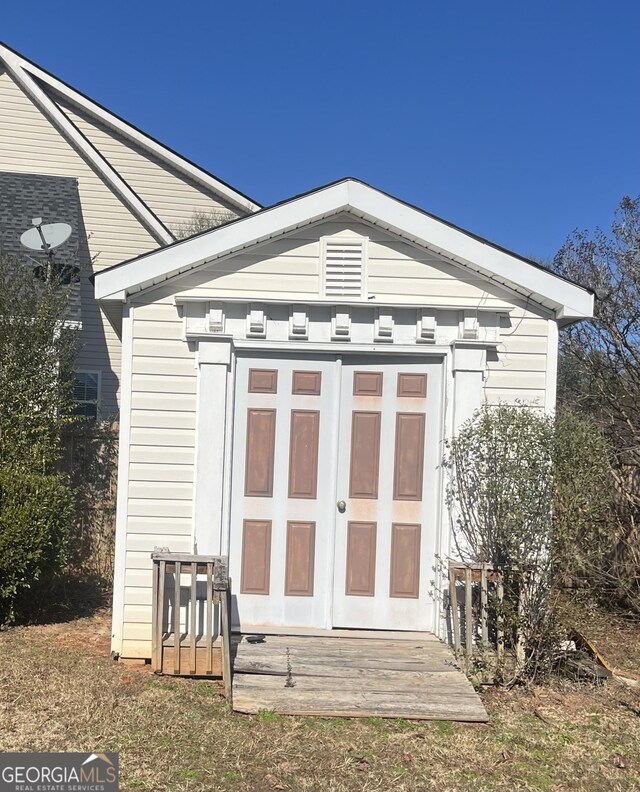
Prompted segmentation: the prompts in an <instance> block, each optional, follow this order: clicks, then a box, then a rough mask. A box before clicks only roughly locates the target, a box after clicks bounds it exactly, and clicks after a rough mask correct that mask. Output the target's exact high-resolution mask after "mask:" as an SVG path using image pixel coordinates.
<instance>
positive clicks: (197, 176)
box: [0, 45, 261, 212]
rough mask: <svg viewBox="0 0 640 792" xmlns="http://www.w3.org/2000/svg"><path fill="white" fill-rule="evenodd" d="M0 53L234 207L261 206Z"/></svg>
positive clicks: (44, 75)
mask: <svg viewBox="0 0 640 792" xmlns="http://www.w3.org/2000/svg"><path fill="white" fill-rule="evenodd" d="M0 54H1V55H2V57H3V58H4V57H9V56H12V57H13V58H14V59H15V60H17V61H18V62H19V63H20V65H21V67H22V68H23V69H24V70H25V71H26V72H28V73H29V74H30V75H31V76H33V77H35V78H36V79H38V80H40V82H43V83H45V84H46V85H48V86H49V87H50V88H53V90H54V91H56V92H57V93H59V94H60V95H61V96H64V97H65V98H66V99H68V100H69V101H70V102H72V103H73V104H75V105H77V106H78V107H81V108H82V109H83V110H84V111H85V112H87V113H88V114H89V115H91V116H93V117H94V118H97V119H98V120H99V121H101V122H102V123H103V124H106V125H107V126H109V127H111V128H113V129H115V130H116V131H117V132H119V133H120V134H121V135H123V136H124V137H125V138H128V139H129V140H131V141H133V142H134V143H136V144H137V145H138V146H140V147H141V148H143V149H146V150H147V151H149V152H151V153H152V154H154V155H155V156H156V157H159V158H160V159H161V160H163V161H165V162H167V163H168V164H170V165H172V166H173V167H174V168H176V169H177V170H178V171H181V172H183V173H185V174H186V175H187V176H189V178H191V179H192V180H193V181H195V182H196V183H198V184H200V185H202V186H203V187H205V188H206V189H207V190H212V191H214V192H216V193H217V194H218V195H219V196H221V197H222V198H224V199H225V200H226V201H227V202H228V203H230V204H232V205H233V206H236V207H237V208H239V209H241V210H243V211H247V212H256V211H258V209H260V208H261V207H260V205H259V204H256V203H254V202H253V201H251V200H250V199H248V198H246V197H245V196H244V195H242V194H241V193H238V192H236V191H235V190H234V189H233V188H231V187H229V186H228V185H226V184H224V182H221V181H219V180H218V179H216V178H215V177H214V176H212V175H211V174H209V173H207V172H206V171H203V170H201V169H200V168H198V166H197V165H194V164H193V163H192V162H189V161H188V160H185V159H183V158H182V157H181V156H180V155H179V154H176V153H175V152H173V151H171V150H170V149H167V148H165V147H164V146H163V145H162V144H161V143H158V142H157V141H156V140H153V138H150V137H148V136H147V135H145V134H144V132H141V131H140V130H138V129H136V128H135V127H132V126H131V125H130V124H127V122H126V121H123V120H122V119H121V118H118V117H117V116H114V115H113V113H110V112H109V111H108V110H106V109H105V108H103V107H100V105H97V104H96V103H95V102H92V101H91V100H90V99H88V98H87V97H86V96H83V95H82V94H81V93H78V92H77V91H74V90H73V88H71V87H70V86H68V85H66V84H65V83H63V82H62V81H61V80H58V79H57V78H56V77H54V76H53V75H51V74H48V73H47V72H45V71H43V70H42V69H40V68H39V67H38V66H36V64H35V63H31V62H30V61H27V60H25V59H24V58H20V57H19V56H18V55H15V54H14V53H13V52H11V51H10V50H7V49H6V48H5V47H2V46H1V45H0Z"/></svg>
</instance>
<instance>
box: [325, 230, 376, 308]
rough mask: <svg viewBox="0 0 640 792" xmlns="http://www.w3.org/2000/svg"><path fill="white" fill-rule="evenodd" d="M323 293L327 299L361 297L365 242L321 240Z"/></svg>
mask: <svg viewBox="0 0 640 792" xmlns="http://www.w3.org/2000/svg"><path fill="white" fill-rule="evenodd" d="M322 241H323V270H324V293H325V296H327V297H354V298H358V297H362V296H363V292H364V280H365V260H366V252H367V247H366V243H367V240H366V239H365V238H362V237H361V238H359V239H348V238H345V237H324V238H323V240H322Z"/></svg>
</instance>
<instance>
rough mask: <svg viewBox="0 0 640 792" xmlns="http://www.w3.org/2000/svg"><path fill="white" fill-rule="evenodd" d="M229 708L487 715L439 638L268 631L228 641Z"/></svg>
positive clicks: (457, 717) (473, 717)
mask: <svg viewBox="0 0 640 792" xmlns="http://www.w3.org/2000/svg"><path fill="white" fill-rule="evenodd" d="M233 654H234V659H233V667H234V677H233V708H234V709H235V710H237V711H238V712H246V713H256V712H259V711H260V710H263V709H266V710H273V711H274V712H278V713H280V714H283V715H316V716H324V717H332V716H333V717H370V716H381V717H387V718H409V719H417V720H429V719H435V720H461V721H479V722H483V721H486V720H487V713H486V711H485V709H484V707H483V705H482V702H481V701H480V698H479V697H478V695H477V694H476V692H475V691H474V690H473V687H472V686H471V683H470V682H469V681H468V680H467V678H466V677H465V676H464V674H463V673H462V672H461V671H460V670H459V668H458V666H457V664H456V663H455V660H454V657H453V654H452V653H451V651H450V650H449V649H448V647H446V646H445V645H444V644H442V643H440V642H439V641H436V640H434V639H433V637H428V638H426V639H425V640H418V639H412V640H398V639H391V640H386V639H385V638H383V637H381V638H372V637H366V638H360V637H357V638H349V637H335V638H333V637H326V636H319V637H313V636H283V635H272V636H268V637H267V638H266V640H265V642H264V643H258V644H250V643H247V641H246V640H244V639H243V640H241V641H239V642H238V643H236V645H235V646H234V649H233Z"/></svg>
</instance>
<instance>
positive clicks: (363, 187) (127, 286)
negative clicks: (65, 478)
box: [95, 179, 593, 323]
mask: <svg viewBox="0 0 640 792" xmlns="http://www.w3.org/2000/svg"><path fill="white" fill-rule="evenodd" d="M341 212H349V213H350V214H352V215H354V216H355V217H358V218H360V219H362V220H365V221H366V222H368V223H370V224H373V225H377V226H379V227H381V228H382V229H383V230H385V231H388V232H390V233H392V234H395V235H396V236H398V237H401V238H403V239H405V240H407V241H408V242H410V243H412V244H416V245H419V246H421V247H423V248H426V249H429V250H431V251H433V252H435V253H437V254H438V255H440V256H442V257H443V258H444V259H446V260H449V261H451V262H454V263H456V264H458V265H461V266H462V267H466V268H469V269H471V270H474V271H475V272H477V273H478V274H480V275H482V276H483V277H485V278H487V279H488V280H491V281H493V282H494V283H496V284H498V285H501V286H505V287H507V288H509V289H511V290H512V291H515V292H517V293H518V294H521V295H522V296H524V297H527V298H530V299H532V300H533V301H535V302H536V303H538V304H540V305H543V306H545V307H547V308H549V309H550V310H552V311H554V313H555V314H556V315H557V317H558V319H559V320H561V321H562V322H563V323H568V322H571V321H576V320H579V319H585V318H589V317H591V316H592V315H593V292H591V291H590V290H589V289H585V288H583V287H582V286H579V285H578V284H576V283H573V282H571V281H569V280H567V279H566V278H563V277H561V276H560V275H557V274H555V273H554V272H551V271H550V270H548V269H546V268H545V267H542V266H541V265H540V264H537V263H536V262H533V261H530V260H528V259H525V258H523V257H521V256H518V255H517V254H515V253H511V252H510V251H508V250H505V249H504V248H501V247H499V246H497V245H494V244H493V243H491V242H488V241H487V240H486V239H482V238H481V237H478V236H475V235H473V234H471V233H469V232H467V231H464V230H462V229H461V228H458V227H457V226H454V225H452V224H451V223H447V222H445V221H444V220H441V219H440V218H438V217H435V216H434V215H431V214H428V213H427V212H425V211H423V210H422V209H418V208H416V207H415V206H411V205H410V204H407V203H404V202H403V201H400V200H398V199H397V198H394V197H393V196H390V195H388V194H386V193H384V192H381V191H380V190H376V189H375V188H373V187H371V186H369V185H368V184H365V183H364V182H361V181H359V180H357V179H343V180H341V181H339V182H334V183H332V184H329V185H326V186H325V187H321V188H319V189H317V190H314V191H312V192H309V193H305V194H303V195H300V196H297V197H295V198H291V199H289V200H287V201H284V202H283V203H279V204H276V205H275V206H272V207H270V208H267V209H262V210H261V211H259V212H256V213H255V214H252V215H249V216H247V217H243V218H240V219H239V220H235V221H233V222H231V223H227V224H226V225H223V226H220V227H218V228H215V229H212V230H211V231H206V232H204V233H201V234H197V235H195V236H193V237H190V238H188V239H185V240H181V241H179V242H176V243H174V244H173V245H170V246H169V247H166V248H163V249H160V250H156V251H152V252H150V253H145V254H143V255H141V256H138V257H137V258H134V259H131V260H130V261H127V262H123V263H122V264H118V265H116V266H114V267H110V268H109V269H105V270H103V271H102V272H100V273H98V275H96V280H95V293H96V298H97V299H100V300H123V299H126V297H127V295H129V294H132V293H135V292H139V291H142V290H143V289H146V288H149V287H151V286H155V285H156V284H158V283H161V282H163V281H166V280H168V279H169V278H173V277H175V276H177V275H180V274H181V273H183V272H188V271H190V270H193V269H195V268H198V267H202V266H203V265H205V264H211V263H213V262H215V261H216V260H218V259H220V258H223V257H226V256H229V255H231V254H234V253H238V252H239V251H241V250H244V249H246V248H248V247H252V246H254V245H257V244H260V243H263V242H266V241H268V240H271V239H274V238H277V237H281V236H283V235H285V234H287V233H290V232H292V231H294V230H298V229H300V228H301V227H303V226H307V225H311V224H313V223H317V222H320V221H322V220H325V219H327V218H329V217H332V216H335V215H337V214H339V213H341Z"/></svg>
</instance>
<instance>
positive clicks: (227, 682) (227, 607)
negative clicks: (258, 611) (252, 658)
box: [220, 578, 233, 706]
mask: <svg viewBox="0 0 640 792" xmlns="http://www.w3.org/2000/svg"><path fill="white" fill-rule="evenodd" d="M220 622H221V630H220V631H221V633H222V678H223V681H224V692H225V695H226V697H227V704H228V705H229V706H231V705H232V701H233V678H232V675H231V674H232V672H231V579H230V578H228V579H227V582H226V587H225V589H224V590H223V591H222V596H221V597H220Z"/></svg>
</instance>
